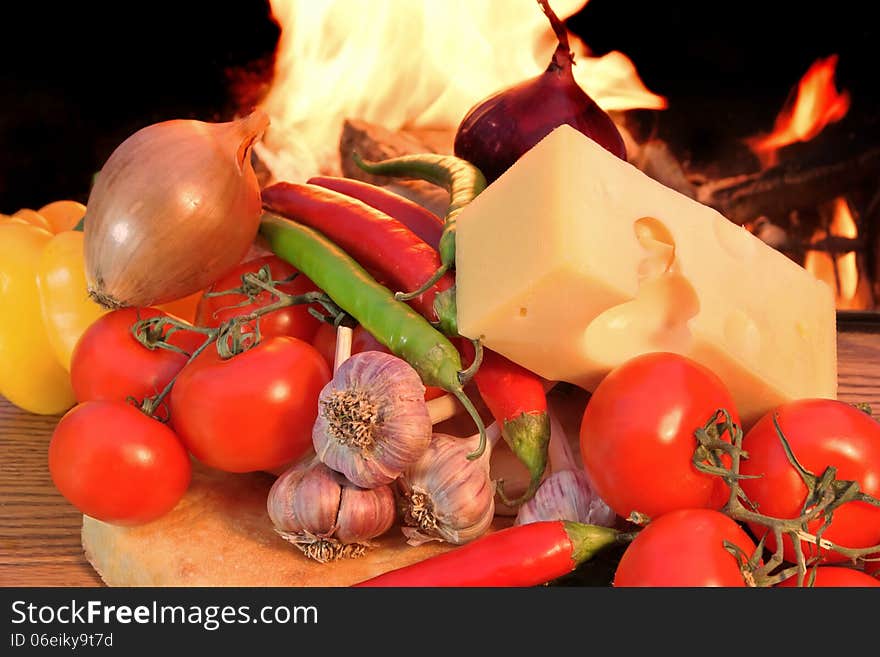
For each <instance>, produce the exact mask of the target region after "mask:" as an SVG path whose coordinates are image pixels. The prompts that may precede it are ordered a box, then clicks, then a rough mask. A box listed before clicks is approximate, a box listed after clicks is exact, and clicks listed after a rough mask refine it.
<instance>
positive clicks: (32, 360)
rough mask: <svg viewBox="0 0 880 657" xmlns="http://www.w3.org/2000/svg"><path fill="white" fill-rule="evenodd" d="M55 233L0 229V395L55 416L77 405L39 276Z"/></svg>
mask: <svg viewBox="0 0 880 657" xmlns="http://www.w3.org/2000/svg"><path fill="white" fill-rule="evenodd" d="M51 241H52V233H50V232H49V231H47V230H45V229H44V228H39V227H38V226H34V225H27V224H22V223H17V222H12V221H9V222H2V223H0V394H2V395H3V396H4V397H6V398H7V399H8V400H9V401H11V402H12V403H13V404H15V405H16V406H19V407H20V408H23V409H25V410H27V411H30V412H32V413H40V414H43V415H53V414H56V413H61V412H63V411H66V410H67V409H68V408H70V407H71V406H72V405H73V403H74V402H75V399H74V396H73V389H72V388H71V385H70V376H69V374H68V373H67V370H65V369H64V367H63V366H62V365H61V363H60V362H59V361H58V359H57V357H56V356H55V352H54V350H53V349H52V347H51V343H50V341H49V335H48V329H47V327H46V325H45V322H44V321H43V310H42V304H41V301H40V290H39V285H38V283H37V271H38V268H39V262H40V255H41V254H42V252H43V250H44V249H45V248H46V245H48V244H49V242H51Z"/></svg>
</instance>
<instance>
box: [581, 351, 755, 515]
mask: <svg viewBox="0 0 880 657" xmlns="http://www.w3.org/2000/svg"><path fill="white" fill-rule="evenodd" d="M719 409H726V410H727V411H728V412H729V413H730V415H731V418H732V420H733V421H734V422H736V423H737V424H738V423H739V418H738V416H737V412H736V409H735V408H734V402H733V397H732V396H731V394H730V392H729V391H728V390H727V388H726V387H725V385H724V383H723V382H722V381H721V379H719V378H718V377H717V376H716V375H715V374H714V373H712V372H711V371H710V370H709V369H707V368H706V367H704V366H703V365H701V364H699V363H697V362H696V361H694V360H691V359H689V358H686V357H685V356H681V355H678V354H674V353H665V352H657V353H648V354H643V355H641V356H636V357H635V358H632V359H630V360H628V361H627V362H625V363H623V364H622V365H620V366H619V367H617V368H615V369H614V370H612V371H611V372H610V373H609V374H608V375H607V376H606V377H605V378H604V379H603V380H602V382H601V383H600V384H599V385H598V386H597V387H596V390H595V391H594V392H593V395H592V397H591V398H590V400H589V402H588V403H587V407H586V409H585V411H584V415H583V419H582V421H581V429H580V447H581V456H582V457H583V463H584V468H585V469H586V471H587V474H588V475H589V477H590V482H591V483H592V485H593V487H594V489H595V490H596V493H597V494H598V495H599V497H601V498H602V499H603V500H605V502H606V503H607V504H608V506H610V507H611V508H612V509H613V510H614V512H615V513H616V514H617V515H619V516H621V517H623V518H626V517H629V515H630V513H632V512H633V511H637V512H640V513H643V514H646V515H647V516H649V517H652V518H653V517H656V516H659V515H662V514H664V513H668V512H670V511H675V510H677V509H688V508H714V509H720V508H721V507H722V506H723V505H724V503H725V501H726V500H727V497H728V494H729V489H728V487H727V485H726V484H725V483H724V481H723V480H722V479H721V478H720V477H717V476H714V475H710V474H705V473H702V472H700V471H699V470H697V469H696V467H694V465H693V462H692V458H693V455H694V451H695V450H696V448H697V446H698V443H697V440H696V438H695V437H694V433H695V431H696V430H697V429H698V428H700V427H702V426H704V425H705V424H706V423H707V422H708V421H709V420H710V419H711V418H712V416H713V415H714V414H715V412H716V411H717V410H719ZM724 437H725V438H727V439H729V437H728V436H726V435H725V436H724Z"/></svg>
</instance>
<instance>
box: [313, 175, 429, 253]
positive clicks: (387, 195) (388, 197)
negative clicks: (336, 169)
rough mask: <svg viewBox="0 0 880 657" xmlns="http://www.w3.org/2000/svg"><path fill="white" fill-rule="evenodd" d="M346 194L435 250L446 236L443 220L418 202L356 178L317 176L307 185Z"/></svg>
mask: <svg viewBox="0 0 880 657" xmlns="http://www.w3.org/2000/svg"><path fill="white" fill-rule="evenodd" d="M307 182H308V183H309V184H310V185H318V186H320V187H325V188H326V189H332V190H333V191H335V192H339V193H340V194H345V195H346V196H350V197H352V198H356V199H358V200H359V201H363V202H364V203H366V204H367V205H369V206H372V207H374V208H376V209H377V210H380V211H382V212H384V213H385V214H387V215H388V216H390V217H394V218H395V219H397V220H398V221H399V222H400V223H402V224H403V225H404V226H406V227H407V228H409V229H410V230H411V231H412V232H414V233H415V234H416V235H418V236H419V237H420V238H421V239H422V240H424V241H425V242H427V243H428V244H430V245H431V246H432V247H433V248H434V249H436V248H437V247H438V245H439V244H440V236H441V235H442V234H443V220H442V219H441V218H440V217H438V216H437V215H436V214H434V213H433V212H430V211H429V210H427V209H425V208H423V207H422V206H421V205H419V204H418V203H416V202H415V201H410V200H409V199H408V198H405V197H403V196H401V195H400V194H395V193H394V192H392V191H390V190H387V189H385V188H384V187H379V186H378V185H371V184H370V183H367V182H363V181H362V180H355V179H353V178H338V177H335V176H315V177H313V178H309V180H308V181H307Z"/></svg>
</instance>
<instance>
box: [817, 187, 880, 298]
mask: <svg viewBox="0 0 880 657" xmlns="http://www.w3.org/2000/svg"><path fill="white" fill-rule="evenodd" d="M821 212H822V213H823V214H824V215H825V216H827V214H828V213H830V214H831V221H830V223H829V224H828V230H827V231H825V230H822V229H819V230H817V231H816V233H815V234H814V235H813V238H812V240H811V243H812V244H819V243H820V242H824V243H826V244H827V243H828V240H829V236H831V237H838V238H848V239H854V238H856V237H858V228H857V226H856V222H855V219H854V218H853V215H852V212H851V211H850V208H849V204H848V203H847V202H846V199H844V198H836V199H834V201H832V202H831V204H830V205H829V207H827V208H822V209H821ZM835 251H838V252H837V253H835ZM804 268H805V269H807V271H810V272H812V273H813V275H814V276H816V277H817V278H818V279H820V280H823V281H825V282H826V283H828V284H829V285H830V286H831V289H832V290H834V291H835V299H836V303H837V308H838V309H840V310H861V309H864V308H868V307H869V306H870V305H871V294H870V290H869V288H868V285H867V281H866V279H865V278H864V277H861V276H859V263H858V257H857V254H856V251H855V250H854V249H853V250H849V251H846V250H845V249H834V248H831V249H825V250H821V251H820V250H810V251H807V253H806V257H805V258H804Z"/></svg>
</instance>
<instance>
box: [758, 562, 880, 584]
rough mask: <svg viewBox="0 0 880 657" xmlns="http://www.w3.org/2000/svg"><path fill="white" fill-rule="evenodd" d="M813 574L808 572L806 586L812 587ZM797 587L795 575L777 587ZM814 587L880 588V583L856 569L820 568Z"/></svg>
mask: <svg viewBox="0 0 880 657" xmlns="http://www.w3.org/2000/svg"><path fill="white" fill-rule="evenodd" d="M811 572H812V571H811V570H807V575H806V578H805V579H804V586H810V573H811ZM797 585H798V583H797V575H795V576H794V577H790V578H789V579H787V580H784V581H782V582H780V583H779V584H777V585H776V586H781V587H784V588H790V587H793V586H797ZM812 586H814V587H820V588H821V587H835V586H838V587H839V586H869V587H874V586H877V587H880V582H878V581H877V580H876V579H874V578H873V577H871V576H870V575H868V574H867V573H863V572H862V571H861V570H856V569H854V568H844V567H842V566H820V567H819V568H816V577H815V579H814V580H813V583H812Z"/></svg>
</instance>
